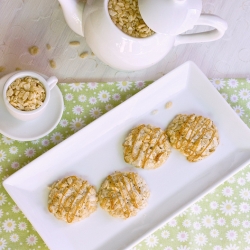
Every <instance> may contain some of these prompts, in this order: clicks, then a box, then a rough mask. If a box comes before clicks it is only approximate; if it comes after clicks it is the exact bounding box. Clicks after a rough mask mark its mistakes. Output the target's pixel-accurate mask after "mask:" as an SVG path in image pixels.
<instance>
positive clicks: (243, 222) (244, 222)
mask: <svg viewBox="0 0 250 250" xmlns="http://www.w3.org/2000/svg"><path fill="white" fill-rule="evenodd" d="M242 226H243V227H244V228H250V221H248V220H244V221H242Z"/></svg>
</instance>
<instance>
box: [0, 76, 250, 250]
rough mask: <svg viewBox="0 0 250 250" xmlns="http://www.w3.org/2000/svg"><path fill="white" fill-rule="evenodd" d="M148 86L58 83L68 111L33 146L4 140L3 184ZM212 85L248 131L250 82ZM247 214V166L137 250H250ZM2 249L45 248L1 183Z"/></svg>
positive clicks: (0, 147)
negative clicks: (21, 169) (30, 163)
mask: <svg viewBox="0 0 250 250" xmlns="http://www.w3.org/2000/svg"><path fill="white" fill-rule="evenodd" d="M149 84H150V82H141V81H138V82H114V83H113V82H108V83H96V82H90V83H72V84H59V87H60V89H61V91H62V94H63V97H64V101H65V109H64V113H63V117H62V119H61V121H60V123H59V124H58V126H57V128H56V129H55V130H54V131H53V132H51V133H50V134H49V135H47V136H45V137H43V138H41V139H39V140H35V141H32V142H19V141H14V140H11V139H9V138H7V137H5V136H3V135H0V180H1V182H2V181H3V180H4V179H6V178H7V177H8V176H9V175H11V174H13V173H14V172H15V171H17V170H18V169H20V168H22V167H23V166H25V165H26V164H27V163H29V162H30V161H32V160H34V159H35V158H36V157H38V156H39V155H41V154H43V153H44V152H46V151H47V150H49V149H50V148H52V147H53V146H55V145H56V144H58V143H60V142H61V141H63V140H65V139H66V138H67V137H69V136H70V135H72V134H73V133H75V132H76V131H78V130H79V129H81V128H82V127H84V126H85V125H86V124H88V123H90V122H91V121H93V120H94V119H96V118H98V117H99V116H101V115H102V114H104V113H105V112H107V111H109V110H110V109H112V108H113V107H115V106H117V105H118V104H120V103H121V102H123V101H124V100H126V99H128V98H129V97H130V96H132V95H133V94H135V93H137V92H138V91H140V90H141V89H142V88H144V87H146V86H147V85H149ZM211 84H213V85H214V87H215V88H216V89H217V90H218V91H219V92H220V93H221V95H222V96H223V97H224V98H225V99H226V100H227V101H228V103H229V104H230V105H231V107H232V108H233V109H234V111H235V112H236V113H237V114H238V115H239V116H240V117H241V118H242V120H243V121H244V122H245V123H246V124H247V125H248V126H250V79H212V80H211ZM249 143H250V142H249ZM1 182H0V183H1ZM249 212H250V166H247V167H246V168H245V169H244V170H242V171H240V172H239V173H237V174H236V175H235V176H233V177H231V178H230V179H229V180H228V181H226V182H225V183H223V184H222V185H220V186H219V187H218V188H216V189H215V190H213V191H212V192H211V193H209V194H208V195H206V196H205V197H204V198H202V199H201V200H200V201H198V202H197V203H195V204H194V205H192V206H191V207H190V208H188V209H187V210H186V211H184V212H183V213H182V214H180V215H179V216H178V217H176V218H174V219H172V220H171V221H170V222H168V223H167V224H166V225H164V226H163V227H161V228H160V229H158V230H157V231H156V232H155V233H154V234H152V235H151V236H149V237H148V238H146V239H145V240H144V241H142V242H141V243H140V244H138V245H137V246H136V247H134V250H135V249H136V250H145V249H157V250H158V249H162V250H193V249H194V250H198V249H206V250H210V249H211V250H222V249H223V250H250V218H249V216H250V213H249ZM0 249H17V250H19V249H20V250H22V249H24V250H26V249H47V247H46V245H45V244H44V242H43V240H42V239H41V238H40V237H39V235H38V233H37V232H36V231H35V230H34V228H33V227H32V226H31V224H30V223H29V221H28V220H27V219H26V218H25V216H24V215H23V214H22V212H21V211H20V210H19V208H18V207H17V206H16V204H15V203H14V202H13V201H12V199H11V198H10V197H9V196H8V194H7V193H6V191H5V189H4V188H3V186H2V184H0ZM103 250H109V249H103Z"/></svg>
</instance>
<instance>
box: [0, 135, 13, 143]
mask: <svg viewBox="0 0 250 250" xmlns="http://www.w3.org/2000/svg"><path fill="white" fill-rule="evenodd" d="M2 141H3V143H4V144H6V145H11V144H13V142H14V140H12V139H10V138H9V137H6V136H3V138H2Z"/></svg>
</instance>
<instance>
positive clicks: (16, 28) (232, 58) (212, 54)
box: [0, 0, 250, 82]
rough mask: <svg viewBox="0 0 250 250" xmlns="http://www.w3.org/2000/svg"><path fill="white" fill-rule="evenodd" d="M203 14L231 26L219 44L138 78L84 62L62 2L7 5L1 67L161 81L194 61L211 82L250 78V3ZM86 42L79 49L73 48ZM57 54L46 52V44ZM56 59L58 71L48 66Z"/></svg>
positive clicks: (67, 76) (0, 35)
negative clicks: (34, 52) (32, 50)
mask: <svg viewBox="0 0 250 250" xmlns="http://www.w3.org/2000/svg"><path fill="white" fill-rule="evenodd" d="M203 12H205V13H213V14H216V15H219V16H220V17H222V18H224V19H225V20H226V21H227V22H228V25H229V29H228V30H227V32H226V34H225V36H224V37H223V38H222V39H220V40H219V41H215V42H210V43H203V44H192V45H180V46H178V47H175V48H173V49H172V50H171V52H170V53H169V54H168V55H167V56H166V57H165V58H164V59H163V60H161V61H160V62H159V63H158V64H156V65H154V66H152V67H151V68H148V69H145V70H140V71H137V72H130V73H125V72H122V71H117V70H114V69H112V68H110V67H109V66H107V65H105V64H104V63H102V62H101V61H100V60H99V59H98V58H96V57H95V56H89V57H88V58H86V59H81V58H79V56H78V55H79V53H81V52H83V51H88V52H90V53H91V51H90V48H89V47H88V46H87V44H86V42H85V39H84V38H82V37H80V36H78V35H76V34H75V33H74V32H73V31H71V30H70V28H69V27H68V26H67V24H66V23H65V21H64V17H63V14H62V10H61V8H60V6H59V3H58V1H57V0H43V1H38V0H12V1H8V0H1V1H0V23H1V26H0V27H1V32H0V66H4V67H5V68H6V70H5V72H3V73H2V74H0V76H1V75H3V74H5V73H6V72H7V73H8V72H11V71H14V70H15V68H16V67H20V68H22V69H30V70H36V71H39V72H42V73H45V74H47V75H56V76H58V78H59V79H60V80H61V81H63V82H74V81H114V80H156V79H158V78H160V77H161V76H162V75H164V74H166V73H167V72H169V71H170V70H172V69H174V68H175V67H177V66H178V65H180V64H182V63H183V62H186V61H187V60H192V61H194V62H195V63H196V64H197V65H198V66H199V67H200V68H201V70H202V71H203V72H204V73H205V74H206V75H207V76H208V77H210V78H212V77H213V78H215V77H222V78H223V77H224V78H230V77H237V78H239V77H246V76H248V74H249V68H250V43H249V39H250V32H249V22H250V4H249V1H247V0H227V1H223V0H217V1H215V0H203ZM73 40H77V41H80V43H81V45H80V46H79V47H74V48H73V47H70V46H69V42H70V41H73ZM47 43H49V44H50V45H51V47H52V48H51V50H47V49H46V44H47ZM33 45H36V46H38V47H39V49H40V51H41V52H40V54H39V55H36V56H31V55H30V54H29V52H28V48H29V47H30V46H33ZM50 59H54V60H55V61H56V63H57V68H56V69H51V68H50V66H49V63H48V60H50Z"/></svg>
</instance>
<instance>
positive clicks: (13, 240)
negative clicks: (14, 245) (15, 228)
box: [10, 234, 19, 242]
mask: <svg viewBox="0 0 250 250" xmlns="http://www.w3.org/2000/svg"><path fill="white" fill-rule="evenodd" d="M18 240H19V236H18V235H17V234H12V235H11V236H10V241H12V242H17V241H18Z"/></svg>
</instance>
